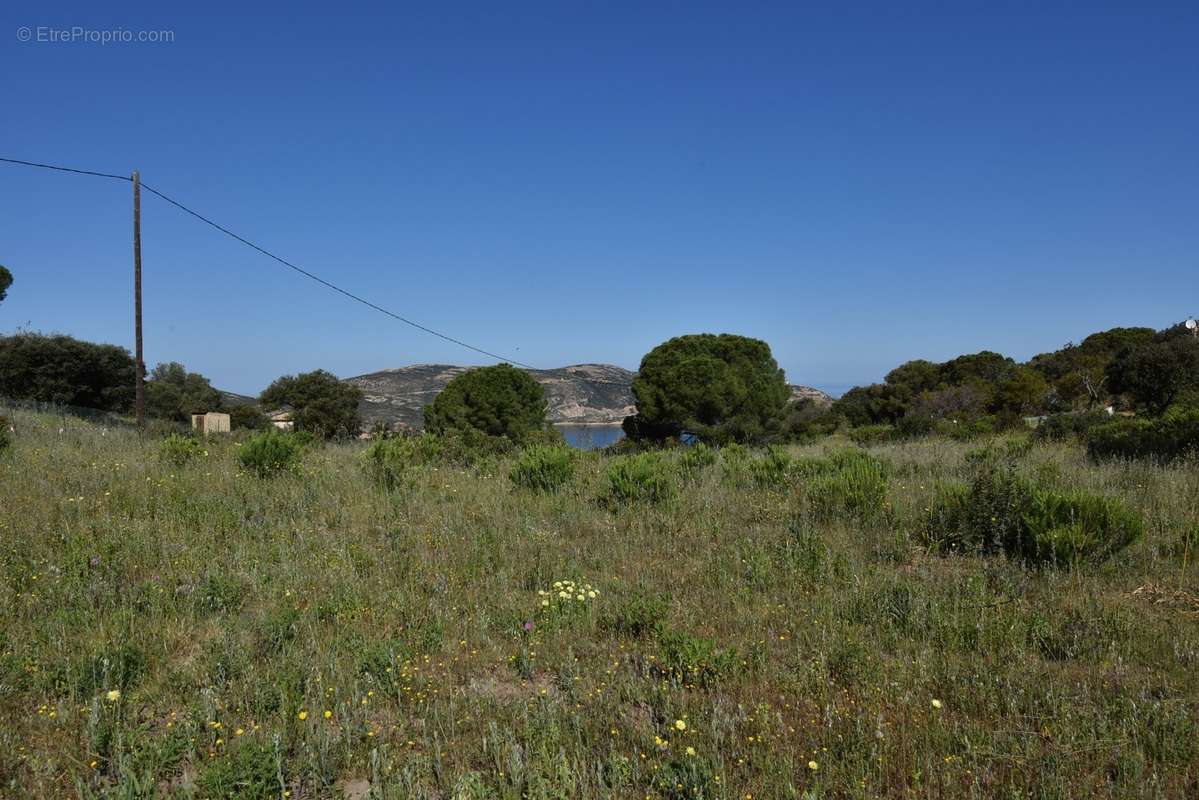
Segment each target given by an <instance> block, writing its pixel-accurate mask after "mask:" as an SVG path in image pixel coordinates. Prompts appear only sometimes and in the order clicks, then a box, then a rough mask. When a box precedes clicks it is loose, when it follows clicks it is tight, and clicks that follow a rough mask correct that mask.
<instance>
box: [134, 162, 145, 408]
mask: <svg viewBox="0 0 1199 800" xmlns="http://www.w3.org/2000/svg"><path fill="white" fill-rule="evenodd" d="M133 334H134V340H135V344H134V347H135V348H136V354H135V358H136V360H137V363H136V364H135V366H134V372H136V373H137V374H136V377H135V378H134V383H133V403H134V408H135V409H136V412H137V429H138V430H139V431H141V430H145V429H146V364H145V362H144V361H142V179H141V176H140V175H138V172H137V170H134V171H133Z"/></svg>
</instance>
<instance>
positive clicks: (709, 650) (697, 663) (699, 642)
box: [658, 629, 737, 686]
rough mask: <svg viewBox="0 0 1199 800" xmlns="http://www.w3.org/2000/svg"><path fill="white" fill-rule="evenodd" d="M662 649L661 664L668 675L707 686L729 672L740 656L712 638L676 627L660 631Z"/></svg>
mask: <svg viewBox="0 0 1199 800" xmlns="http://www.w3.org/2000/svg"><path fill="white" fill-rule="evenodd" d="M658 652H659V659H658V663H659V667H660V669H661V670H662V671H663V672H664V673H666V675H667V676H668V677H670V678H672V679H674V680H679V681H687V682H688V683H697V684H700V685H703V686H708V685H711V684H713V683H715V682H716V681H717V680H719V679H720V678H722V677H724V676H725V675H727V674H728V672H729V671H730V670H731V669H732V667H733V664H734V663H735V662H736V658H737V654H736V652H734V651H733V650H729V649H724V648H720V647H717V645H716V642H715V641H714V640H712V639H708V638H706V637H703V636H696V635H694V634H691V633H688V632H686V631H680V630H674V629H664V630H662V631H661V632H660V633H659V634H658Z"/></svg>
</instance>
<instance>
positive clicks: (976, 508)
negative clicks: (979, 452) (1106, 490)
mask: <svg viewBox="0 0 1199 800" xmlns="http://www.w3.org/2000/svg"><path fill="white" fill-rule="evenodd" d="M924 527H925V532H926V535H927V537H928V540H929V542H930V543H931V544H933V545H934V546H936V547H937V548H938V549H940V550H941V551H943V552H963V551H965V552H971V551H974V552H981V553H984V554H991V553H1000V552H1002V553H1005V554H1007V555H1008V556H1009V557H1010V558H1014V559H1018V560H1021V561H1024V562H1025V563H1028V564H1035V565H1047V566H1068V565H1072V564H1077V563H1079V562H1083V561H1088V562H1092V563H1098V562H1101V561H1104V560H1106V559H1108V558H1110V557H1111V556H1112V555H1114V554H1115V553H1117V552H1119V551H1120V550H1122V549H1124V548H1125V547H1127V546H1128V545H1130V544H1132V543H1133V542H1135V541H1136V540H1137V539H1139V538H1140V537H1141V534H1142V531H1143V525H1142V522H1141V518H1140V517H1139V516H1138V515H1137V514H1136V512H1134V511H1132V510H1131V509H1129V508H1127V507H1126V506H1125V505H1124V504H1123V503H1122V502H1120V501H1119V500H1117V499H1115V498H1110V497H1101V496H1098V495H1092V494H1089V493H1086V492H1083V491H1081V490H1069V491H1056V490H1053V489H1048V488H1045V487H1041V486H1038V485H1036V484H1034V483H1033V482H1032V481H1030V480H1028V479H1027V478H1024V477H1021V476H1020V475H1017V474H1016V472H1015V470H1014V469H1013V468H1012V467H1011V466H1010V465H1002V464H997V463H995V462H994V461H988V462H983V463H982V464H980V465H979V467H978V470H977V473H976V475H975V477H974V480H973V482H972V483H971V484H970V485H969V486H967V485H964V484H947V485H942V486H940V487H938V490H937V497H936V500H935V501H934V502H933V505H932V507H931V509H930V511H929V512H928V515H927V517H926V519H925V525H924Z"/></svg>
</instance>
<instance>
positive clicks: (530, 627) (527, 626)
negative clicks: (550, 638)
mask: <svg viewBox="0 0 1199 800" xmlns="http://www.w3.org/2000/svg"><path fill="white" fill-rule="evenodd" d="M525 630H526V631H531V630H533V620H531V619H530V620H526V621H525Z"/></svg>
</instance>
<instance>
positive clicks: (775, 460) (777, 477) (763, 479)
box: [749, 445, 792, 487]
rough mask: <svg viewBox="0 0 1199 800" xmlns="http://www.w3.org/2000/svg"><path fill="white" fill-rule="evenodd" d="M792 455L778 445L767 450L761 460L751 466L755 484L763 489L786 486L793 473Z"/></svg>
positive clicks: (750, 470) (753, 462)
mask: <svg viewBox="0 0 1199 800" xmlns="http://www.w3.org/2000/svg"><path fill="white" fill-rule="evenodd" d="M791 462H792V459H791V454H790V453H788V452H787V451H786V450H784V449H783V448H781V447H778V446H777V445H772V446H771V447H768V448H767V449H766V452H765V453H764V454H763V455H762V457H761V458H755V459H754V460H753V461H751V462H750V464H749V474H750V475H751V476H752V477H753V480H754V483H755V484H757V485H758V486H762V487H779V486H786V485H787V480H788V477H789V475H790V473H791Z"/></svg>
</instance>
